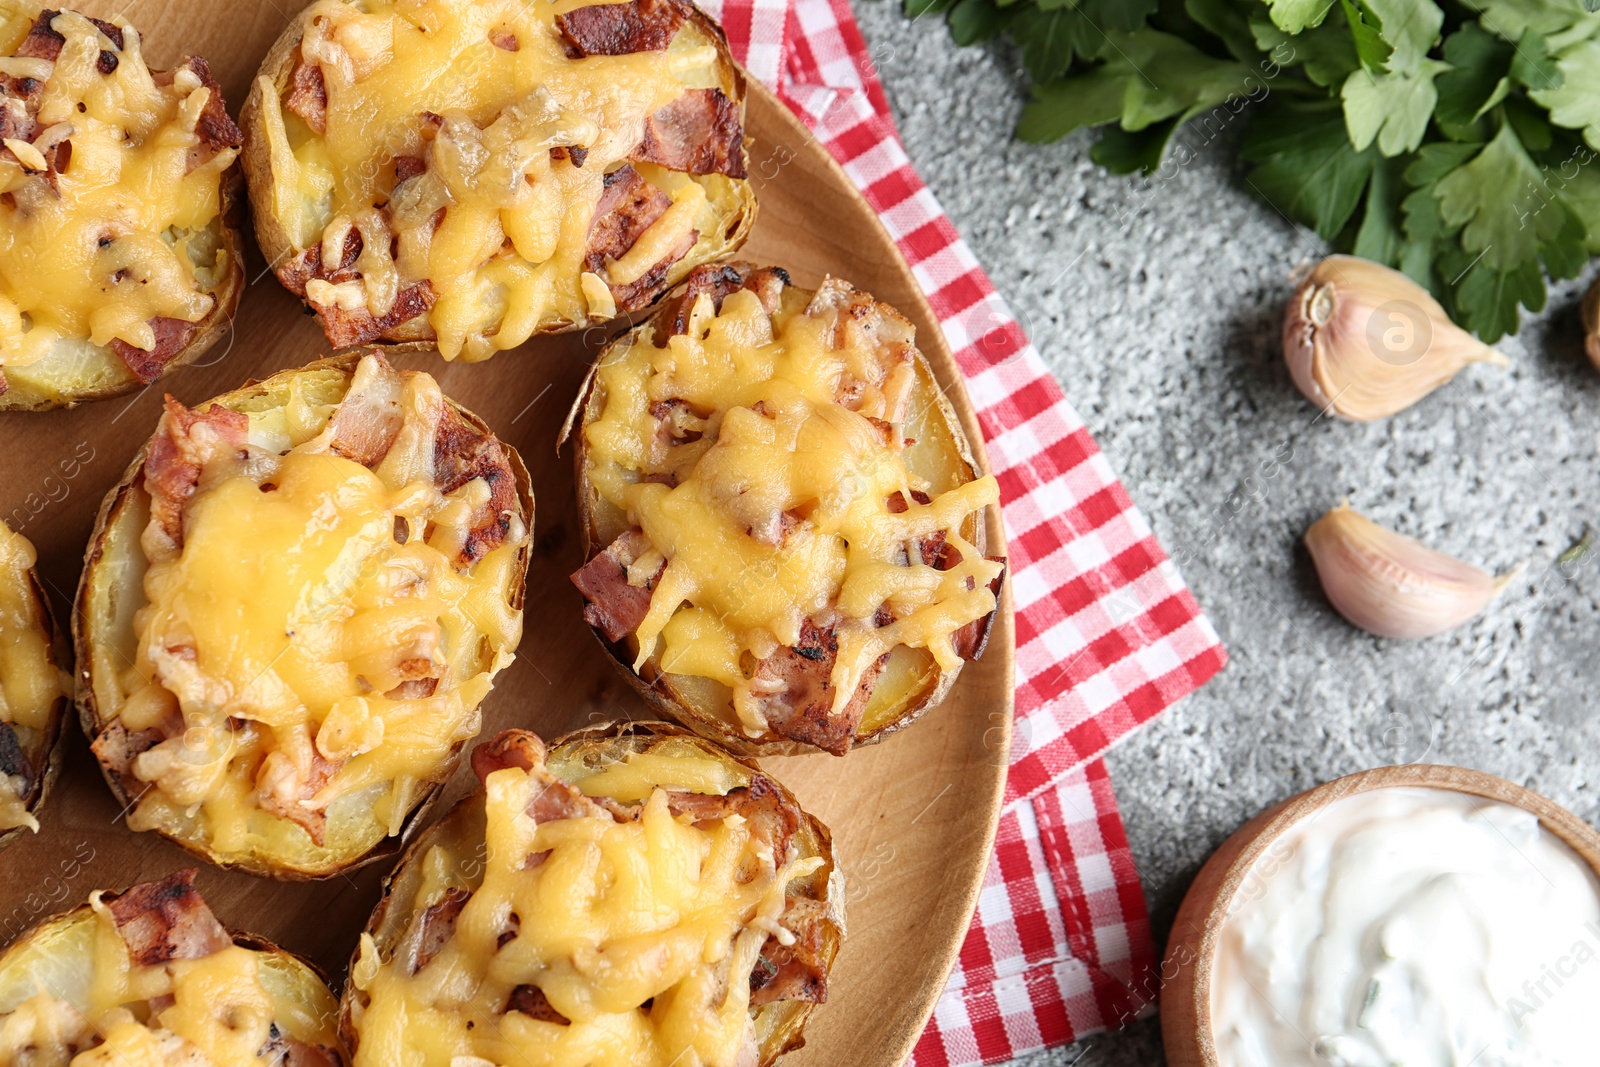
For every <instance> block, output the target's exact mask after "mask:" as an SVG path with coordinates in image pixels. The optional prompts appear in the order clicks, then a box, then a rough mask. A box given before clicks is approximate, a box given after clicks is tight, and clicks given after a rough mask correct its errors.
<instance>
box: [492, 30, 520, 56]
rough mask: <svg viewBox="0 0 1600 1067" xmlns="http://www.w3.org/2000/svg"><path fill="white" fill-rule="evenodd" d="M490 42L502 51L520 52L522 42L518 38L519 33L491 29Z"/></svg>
mask: <svg viewBox="0 0 1600 1067" xmlns="http://www.w3.org/2000/svg"><path fill="white" fill-rule="evenodd" d="M489 42H490V43H491V44H493V45H494V46H495V47H496V48H498V49H500V50H501V51H502V52H520V51H521V50H522V42H521V41H519V40H517V35H516V34H514V33H510V32H508V31H506V30H490V31H489Z"/></svg>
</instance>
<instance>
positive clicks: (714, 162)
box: [628, 89, 747, 178]
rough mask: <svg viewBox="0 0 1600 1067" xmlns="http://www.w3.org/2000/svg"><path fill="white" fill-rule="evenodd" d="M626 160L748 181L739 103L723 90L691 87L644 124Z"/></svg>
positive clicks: (691, 172)
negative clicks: (636, 142)
mask: <svg viewBox="0 0 1600 1067" xmlns="http://www.w3.org/2000/svg"><path fill="white" fill-rule="evenodd" d="M628 159H629V160H630V161H631V162H634V163H659V164H661V165H662V166H663V167H666V168H667V169H668V170H675V171H681V172H682V173H685V174H725V175H727V176H728V177H730V178H744V177H746V176H747V175H746V171H745V165H744V126H743V124H742V123H741V122H740V120H739V105H738V104H736V103H734V102H733V100H732V99H731V98H730V97H729V96H728V94H727V93H725V92H723V91H722V90H721V89H690V90H688V91H687V92H685V93H684V94H683V95H682V96H680V97H678V99H676V100H674V101H673V102H672V103H670V104H668V105H667V106H666V107H664V108H662V109H661V110H659V111H657V112H656V113H655V114H653V115H651V116H650V117H649V118H648V119H646V120H645V123H644V139H643V140H641V141H640V142H639V144H638V146H637V147H635V148H634V150H633V152H632V153H631V154H630V155H629V156H628Z"/></svg>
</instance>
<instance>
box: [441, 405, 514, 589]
mask: <svg viewBox="0 0 1600 1067" xmlns="http://www.w3.org/2000/svg"><path fill="white" fill-rule="evenodd" d="M433 478H434V484H436V485H437V486H438V487H439V491H440V492H441V493H453V492H455V491H456V490H457V489H460V488H461V487H462V486H463V485H466V484H467V483H468V482H470V481H472V480H473V479H474V478H482V479H483V480H484V482H486V483H487V484H488V486H489V500H488V502H487V503H485V504H484V505H482V506H481V507H479V508H478V510H476V511H474V512H473V513H472V515H471V525H470V526H469V527H468V531H467V539H466V542H465V543H464V544H463V545H462V546H461V559H462V560H463V561H464V562H466V563H471V562H473V561H474V560H478V559H482V558H483V557H484V556H485V555H487V554H488V553H489V552H491V551H493V550H494V549H495V548H497V547H499V546H500V545H502V544H504V543H505V541H506V538H508V537H509V536H510V535H511V522H512V519H513V518H514V517H515V516H516V515H517V514H518V512H519V510H520V507H519V504H518V501H517V480H516V476H515V475H514V474H512V472H511V457H510V455H509V454H508V453H507V452H506V447H505V445H503V444H501V443H500V440H499V439H498V438H497V437H495V436H494V435H492V434H486V433H484V432H483V431H481V430H478V429H476V428H475V427H473V426H471V425H469V424H468V423H467V421H466V420H465V419H463V418H462V417H461V413H460V412H458V411H457V410H456V409H455V408H453V407H451V406H450V405H448V404H447V405H445V407H444V411H443V412H442V413H441V414H440V416H439V425H438V428H437V429H436V430H435V432H434V438H433Z"/></svg>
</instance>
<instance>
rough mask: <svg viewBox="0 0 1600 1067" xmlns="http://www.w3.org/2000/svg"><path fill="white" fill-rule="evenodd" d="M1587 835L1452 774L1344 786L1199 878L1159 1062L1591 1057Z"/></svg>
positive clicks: (1480, 780) (1448, 1062)
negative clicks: (1164, 1051) (1164, 1053)
mask: <svg viewBox="0 0 1600 1067" xmlns="http://www.w3.org/2000/svg"><path fill="white" fill-rule="evenodd" d="M1597 862H1600V835H1596V834H1595V833H1594V831H1593V830H1591V829H1590V828H1589V827H1588V826H1587V825H1586V824H1584V823H1583V822H1582V820H1580V819H1578V818H1577V817H1576V816H1574V815H1572V814H1571V813H1570V812H1568V811H1566V810H1565V809H1563V808H1561V807H1560V806H1559V805H1556V804H1555V803H1554V802H1552V801H1550V800H1547V799H1545V798H1543V797H1540V796H1538V795H1537V794H1534V793H1530V792H1528V791H1527V790H1524V789H1522V788H1521V787H1519V786H1516V785H1513V784H1512V783H1510V782H1507V781H1504V780H1503V779H1499V778H1495V777H1493V776H1491V775H1485V774H1480V773H1478V772H1475V771H1467V770H1464V769H1461V768H1456V767H1433V766H1428V767H1420V766H1418V767H1389V768H1381V769H1379V770H1377V771H1369V772H1366V773H1365V774H1360V775H1352V776H1350V777H1349V778H1342V779H1339V780H1338V781H1336V782H1331V783H1329V784H1328V785H1325V786H1322V787H1320V788H1318V789H1314V790H1312V791H1311V792H1309V793H1305V794H1302V795H1301V796H1299V797H1296V798H1294V799H1293V800H1290V801H1288V802H1287V803H1286V804H1283V805H1280V806H1279V807H1277V808H1274V809H1272V810H1270V811H1268V812H1266V813H1264V814H1263V815H1262V816H1259V817H1257V818H1256V819H1255V820H1252V821H1251V822H1250V823H1249V824H1247V825H1246V826H1245V827H1244V828H1243V829H1241V830H1240V831H1239V832H1238V833H1236V834H1235V835H1234V836H1233V837H1231V838H1229V840H1228V841H1227V842H1226V843H1224V845H1223V847H1222V848H1221V849H1219V850H1218V852H1217V853H1216V855H1214V856H1213V857H1212V859H1211V860H1210V861H1208V862H1207V864H1206V866H1205V867H1204V868H1203V869H1202V870H1201V873H1200V875H1199V877H1197V879H1196V881H1195V884H1194V886H1193V887H1191V889H1190V892H1189V895H1188V896H1187V897H1186V898H1185V900H1184V904H1183V907H1182V908H1181V909H1180V911H1179V915H1178V920H1177V924H1176V925H1175V928H1174V932H1173V939H1172V945H1171V947H1170V948H1169V952H1168V958H1167V962H1166V967H1165V971H1164V977H1165V978H1167V979H1168V981H1167V983H1166V984H1165V985H1164V986H1163V990H1162V1015H1163V1033H1164V1036H1165V1039H1166V1044H1167V1054H1168V1058H1169V1059H1170V1060H1171V1061H1172V1063H1173V1064H1174V1067H1199V1065H1204V1067H1390V1065H1393V1064H1405V1065H1406V1067H1468V1065H1469V1064H1470V1065H1473V1067H1577V1065H1578V1064H1594V1063H1596V1062H1600V1053H1597V1051H1596V1050H1597V1042H1596V1037H1597V1035H1600V1027H1597V1026H1596V1022H1595V1020H1596V1016H1597V1010H1600V877H1597V874H1596V863H1597Z"/></svg>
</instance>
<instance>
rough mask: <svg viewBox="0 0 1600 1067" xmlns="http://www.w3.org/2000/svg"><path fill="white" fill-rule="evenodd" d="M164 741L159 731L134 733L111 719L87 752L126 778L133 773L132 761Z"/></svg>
mask: <svg viewBox="0 0 1600 1067" xmlns="http://www.w3.org/2000/svg"><path fill="white" fill-rule="evenodd" d="M180 728H181V725H180ZM164 740H166V735H165V734H164V733H162V731H160V730H155V729H150V730H139V731H137V732H135V731H131V730H129V729H128V728H127V727H126V726H124V725H123V724H122V720H121V719H113V720H112V721H111V723H110V724H109V725H108V726H107V727H106V728H105V729H104V730H101V731H100V736H98V737H96V738H95V739H94V743H93V744H91V745H90V746H89V751H91V752H93V753H94V754H95V758H97V759H98V760H99V761H100V762H101V763H103V764H104V765H106V766H107V767H110V768H111V769H112V770H113V771H115V772H116V773H117V774H118V775H119V776H122V777H127V776H128V775H131V774H132V773H133V761H134V760H135V759H137V758H138V757H139V756H141V755H143V754H144V753H146V752H148V751H150V750H151V749H152V748H154V747H156V746H157V745H159V744H160V743H161V742H162V741H164Z"/></svg>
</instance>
